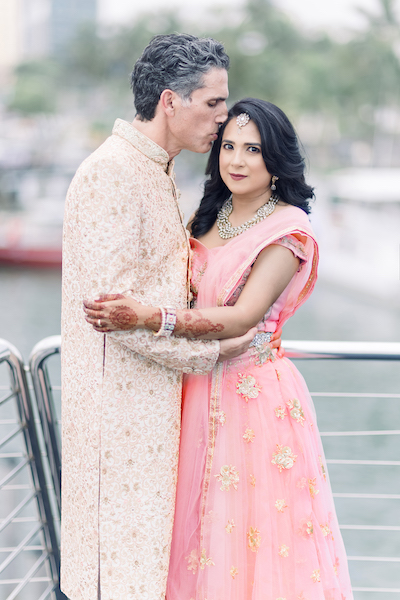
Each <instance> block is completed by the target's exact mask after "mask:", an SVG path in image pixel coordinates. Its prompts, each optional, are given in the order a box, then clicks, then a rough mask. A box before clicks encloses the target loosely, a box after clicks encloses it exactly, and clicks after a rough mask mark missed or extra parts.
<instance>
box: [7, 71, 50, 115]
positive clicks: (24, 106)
mask: <svg viewBox="0 0 400 600" xmlns="http://www.w3.org/2000/svg"><path fill="white" fill-rule="evenodd" d="M15 74H16V79H15V85H14V89H13V90H12V92H11V94H10V99H9V108H10V109H11V110H15V111H17V112H21V113H22V114H24V115H31V114H35V113H52V112H54V111H55V109H56V96H57V93H56V90H57V80H58V76H59V69H58V67H57V64H56V63H55V62H53V61H49V60H42V61H35V62H26V63H22V64H20V65H19V66H18V67H17V69H16V73H15Z"/></svg>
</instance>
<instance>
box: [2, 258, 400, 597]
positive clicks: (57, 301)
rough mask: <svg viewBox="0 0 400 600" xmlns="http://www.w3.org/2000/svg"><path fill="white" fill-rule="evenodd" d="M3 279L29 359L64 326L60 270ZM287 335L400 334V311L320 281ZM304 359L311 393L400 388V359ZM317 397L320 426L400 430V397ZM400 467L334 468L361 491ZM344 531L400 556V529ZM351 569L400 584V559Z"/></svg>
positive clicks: (368, 515)
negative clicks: (40, 344)
mask: <svg viewBox="0 0 400 600" xmlns="http://www.w3.org/2000/svg"><path fill="white" fill-rule="evenodd" d="M0 282H1V283H0V289H1V294H0V337H1V338H3V339H6V340H8V341H9V342H11V343H12V344H14V345H15V346H16V347H17V348H18V349H19V350H20V352H21V353H22V355H23V357H24V359H25V361H27V360H28V357H29V353H30V351H31V349H32V348H33V346H34V345H35V344H36V343H37V342H38V341H39V340H41V339H42V338H44V337H46V336H50V335H56V334H59V333H60V305H61V291H60V284H61V274H60V272H59V271H57V270H55V271H51V270H47V271H46V270H29V269H22V268H21V269H20V268H0ZM285 338H286V339H309V340H312V339H320V340H350V341H353V340H354V341H365V342H368V341H399V339H400V311H396V310H394V309H387V308H385V306H383V305H382V303H381V302H378V301H376V300H373V299H369V298H367V297H365V296H360V297H358V296H356V295H354V293H352V294H350V293H349V292H346V291H344V290H339V289H338V288H333V287H331V286H329V285H328V284H327V283H324V282H319V283H318V284H317V287H316V290H315V292H314V294H313V296H312V297H311V299H310V300H309V301H308V302H307V303H306V304H305V305H304V306H303V307H302V308H301V309H300V310H299V311H298V313H297V314H296V315H295V316H294V317H293V318H292V319H291V320H290V321H289V322H288V323H287V325H286V326H285V328H284V339H285ZM52 360H53V359H52ZM54 360H55V361H56V360H58V358H57V357H54ZM297 366H298V367H299V369H300V371H301V372H302V373H303V375H304V376H305V378H306V381H307V383H308V385H309V388H310V390H311V391H312V392H313V391H314V392H315V391H330V392H332V391H346V392H354V391H363V392H375V393H378V392H386V393H399V392H400V369H399V365H398V363H394V362H393V363H390V362H387V363H380V362H367V363H361V362H359V361H354V362H347V363H344V362H342V361H330V362H326V361H298V362H297ZM56 370H58V369H56ZM315 404H316V410H317V415H318V424H319V428H320V430H321V431H341V430H344V431H355V430H363V429H365V430H372V429H400V416H399V415H400V411H399V409H400V399H389V400H386V401H383V400H377V399H376V398H354V399H349V398H341V399H340V398H339V399H338V398H333V399H332V398H316V399H315ZM324 446H325V451H326V455H327V457H328V458H331V459H332V458H333V459H349V458H350V459H356V460H365V459H371V460H397V461H399V460H400V448H399V444H398V437H397V436H387V437H384V438H383V437H380V436H372V437H370V436H368V437H365V436H364V437H362V436H361V437H355V438H354V437H341V438H337V437H326V438H324ZM398 471H399V467H379V468H378V467H375V466H345V467H344V466H343V465H331V466H330V468H329V472H330V478H331V482H332V486H333V489H334V491H336V492H357V493H368V492H370V493H371V492H372V493H387V494H400V478H399V477H398V474H399V473H398ZM336 506H337V511H338V516H339V519H340V521H341V523H342V524H345V525H354V524H356V525H371V524H372V525H376V524H380V525H389V526H390V525H395V526H396V525H397V526H399V525H400V502H399V501H381V500H359V501H354V500H352V501H350V500H347V499H341V498H338V499H337V500H336ZM343 536H344V539H345V543H346V548H347V552H348V554H349V555H350V556H362V555H367V556H400V532H384V533H381V532H375V531H368V530H366V531H351V530H344V531H343ZM350 568H351V573H352V579H353V585H354V586H356V587H357V586H376V587H385V588H394V587H397V588H400V574H399V569H398V564H397V565H396V563H391V564H390V563H374V564H373V563H365V562H358V561H354V562H350ZM391 596H392V597H396V595H391ZM356 598H357V600H361V599H362V600H364V598H365V600H367V598H368V600H382V598H383V596H382V595H380V594H367V595H364V594H363V593H362V592H359V593H358V594H356Z"/></svg>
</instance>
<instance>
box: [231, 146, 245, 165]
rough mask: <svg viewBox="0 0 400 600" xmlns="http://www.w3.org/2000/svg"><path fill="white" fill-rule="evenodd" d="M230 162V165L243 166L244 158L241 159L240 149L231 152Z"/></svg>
mask: <svg viewBox="0 0 400 600" xmlns="http://www.w3.org/2000/svg"><path fill="white" fill-rule="evenodd" d="M231 163H232V166H238V167H240V166H243V164H244V160H243V152H241V151H240V150H236V151H235V152H233V154H232V158H231Z"/></svg>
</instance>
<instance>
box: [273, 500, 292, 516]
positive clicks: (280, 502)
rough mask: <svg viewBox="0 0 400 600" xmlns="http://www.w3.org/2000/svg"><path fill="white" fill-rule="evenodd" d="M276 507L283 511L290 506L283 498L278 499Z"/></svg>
mask: <svg viewBox="0 0 400 600" xmlns="http://www.w3.org/2000/svg"><path fill="white" fill-rule="evenodd" d="M275 508H276V509H277V511H278V512H281V513H283V511H284V510H285V508H289V506H288V505H287V504H286V500H284V499H283V498H282V499H281V500H279V499H278V500H277V501H276V502H275Z"/></svg>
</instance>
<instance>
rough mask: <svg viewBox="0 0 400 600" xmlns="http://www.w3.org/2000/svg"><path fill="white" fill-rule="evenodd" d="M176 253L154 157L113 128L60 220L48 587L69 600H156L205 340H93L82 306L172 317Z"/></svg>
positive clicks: (214, 352)
mask: <svg viewBox="0 0 400 600" xmlns="http://www.w3.org/2000/svg"><path fill="white" fill-rule="evenodd" d="M188 251H189V246H188V239H187V234H186V231H185V228H184V226H183V224H182V216H181V213H180V210H179V207H178V205H177V200H176V188H175V184H174V179H173V171H172V165H171V164H170V163H169V162H168V155H167V153H166V152H165V151H164V150H163V149H162V148H160V147H159V146H158V145H157V144H155V143H154V142H152V141H151V140H149V139H148V138H147V137H146V136H144V135H142V134H141V133H139V132H138V131H137V130H136V129H134V127H133V126H132V125H130V124H129V123H126V122H125V121H121V120H117V121H116V124H115V126H114V129H113V135H112V136H111V137H109V138H108V139H107V140H106V142H105V143H104V144H103V145H102V146H101V147H100V148H99V149H98V150H97V151H96V152H94V153H93V154H92V155H91V156H90V157H89V158H88V159H86V160H85V161H84V163H83V164H82V165H81V167H80V168H79V170H78V172H77V174H76V176H75V178H74V180H73V182H72V184H71V187H70V189H69V192H68V197H67V203H66V212H65V224H64V245H63V253H64V255H63V314H62V423H63V435H62V444H63V469H62V525H61V556H62V558H61V586H62V590H63V591H64V593H65V594H66V595H67V596H68V597H69V598H70V599H71V600H96V599H97V598H98V597H100V593H101V600H130V599H132V600H164V598H165V585H166V577H167V571H168V562H169V550H170V541H171V532H172V523H173V516H174V501H175V484H176V474H177V458H178V446H179V431H180V408H181V377H182V372H187V373H205V372H207V371H209V370H211V369H212V368H213V366H214V364H215V362H216V360H217V357H218V353H219V343H218V342H201V341H190V340H186V339H184V338H173V337H172V338H155V337H154V336H153V335H152V333H151V332H148V331H145V330H137V331H135V332H118V333H112V334H107V335H104V334H100V333H97V332H95V331H94V330H93V328H92V327H91V326H90V325H88V324H87V323H86V321H85V320H84V313H83V310H82V299H83V298H84V297H95V296H96V295H98V294H99V293H101V292H105V293H107V292H117V293H118V292H120V293H123V292H127V291H128V290H133V293H132V295H133V297H135V298H136V299H137V300H139V301H142V302H143V303H145V304H151V305H155V306H159V305H164V306H166V305H167V306H168V305H171V306H175V307H176V308H185V307H186V306H187V266H188ZM98 593H99V596H98Z"/></svg>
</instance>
